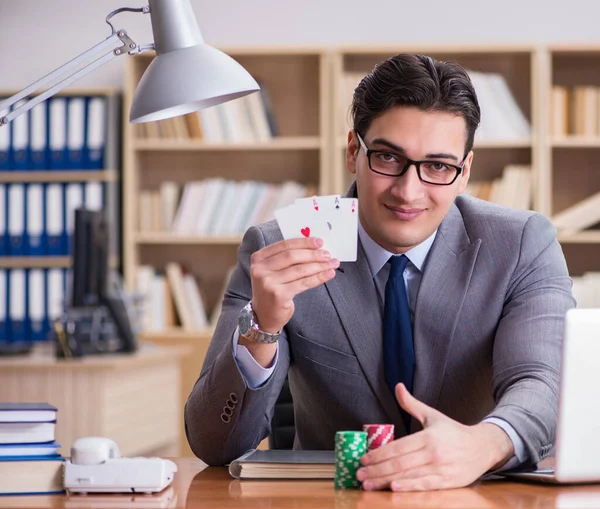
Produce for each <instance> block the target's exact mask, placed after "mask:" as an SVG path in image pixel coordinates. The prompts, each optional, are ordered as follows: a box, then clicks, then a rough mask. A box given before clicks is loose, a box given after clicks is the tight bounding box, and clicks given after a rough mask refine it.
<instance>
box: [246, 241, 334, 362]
mask: <svg viewBox="0 0 600 509" xmlns="http://www.w3.org/2000/svg"><path fill="white" fill-rule="evenodd" d="M322 246H323V241H322V240H321V239H316V238H312V237H309V238H300V239H289V240H283V241H280V242H276V243H275V244H271V245H269V246H266V247H264V248H262V249H260V250H259V251H256V252H255V253H253V254H252V257H251V258H250V280H251V284H252V308H253V309H254V313H256V319H257V321H258V325H259V326H260V328H261V329H262V330H263V331H265V332H271V333H275V332H277V331H279V330H281V329H282V328H283V327H284V326H285V325H286V324H287V323H288V322H289V321H290V318H292V315H293V314H294V300H293V299H294V297H295V296H296V295H298V294H299V293H302V292H303V291H305V290H309V289H311V288H315V287H317V286H319V285H321V284H323V283H325V282H326V281H329V280H330V279H332V278H333V277H334V276H335V270H334V269H335V268H337V267H339V265H340V262H339V261H338V260H336V259H331V255H330V254H329V253H328V252H327V251H323V250H321V249H319V248H320V247H322ZM239 344H240V345H244V346H245V347H246V348H248V350H249V351H250V353H251V354H252V356H253V357H254V358H255V359H256V361H257V362H258V363H259V364H261V365H262V366H263V367H268V366H269V365H270V364H271V362H272V361H273V358H274V357H275V352H276V350H277V347H276V344H275V343H273V344H263V343H252V342H249V341H247V340H245V339H244V338H243V337H241V336H240V339H239Z"/></svg>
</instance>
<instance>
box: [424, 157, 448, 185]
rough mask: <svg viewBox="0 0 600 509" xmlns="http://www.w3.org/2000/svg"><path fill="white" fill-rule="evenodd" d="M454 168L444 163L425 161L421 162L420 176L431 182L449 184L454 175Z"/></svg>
mask: <svg viewBox="0 0 600 509" xmlns="http://www.w3.org/2000/svg"><path fill="white" fill-rule="evenodd" d="M456 172H457V170H456V168H454V167H453V166H448V165H447V164H445V163H440V162H436V161H425V162H422V163H421V178H422V179H423V180H425V181H426V182H431V183H433V184H449V183H450V182H452V181H453V180H454V178H455V177H456Z"/></svg>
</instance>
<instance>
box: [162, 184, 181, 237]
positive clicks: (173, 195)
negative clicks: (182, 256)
mask: <svg viewBox="0 0 600 509" xmlns="http://www.w3.org/2000/svg"><path fill="white" fill-rule="evenodd" d="M178 201H179V185H178V184H177V183H176V182H161V184H160V204H161V213H162V214H161V222H162V225H161V226H162V230H163V231H167V232H168V231H171V228H172V227H173V222H174V221H175V215H176V214H177V205H178Z"/></svg>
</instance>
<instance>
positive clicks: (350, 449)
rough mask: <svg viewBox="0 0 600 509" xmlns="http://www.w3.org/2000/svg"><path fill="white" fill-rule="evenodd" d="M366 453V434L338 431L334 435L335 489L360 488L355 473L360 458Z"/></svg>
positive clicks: (362, 432) (358, 466)
mask: <svg viewBox="0 0 600 509" xmlns="http://www.w3.org/2000/svg"><path fill="white" fill-rule="evenodd" d="M366 452H367V434H366V433H365V432H364V431H338V432H337V433H336V434H335V480H334V487H335V488H336V489H348V488H360V482H359V481H358V479H357V478H356V472H357V471H358V469H359V468H360V458H362V457H363V455H364V454H365V453H366Z"/></svg>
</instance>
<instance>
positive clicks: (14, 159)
mask: <svg viewBox="0 0 600 509" xmlns="http://www.w3.org/2000/svg"><path fill="white" fill-rule="evenodd" d="M26 102H27V100H26V99H21V100H20V101H18V102H17V103H15V105H14V109H17V108H19V107H20V106H21V105H23V104H25V103H26ZM29 113H30V112H29V111H26V112H25V113H22V114H21V115H19V116H18V117H17V118H15V119H14V120H13V121H12V124H11V126H12V150H11V152H10V154H11V162H10V163H9V165H10V167H11V169H12V170H13V171H25V170H29V169H30V168H31V162H30V159H29V155H30V148H29Z"/></svg>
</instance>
